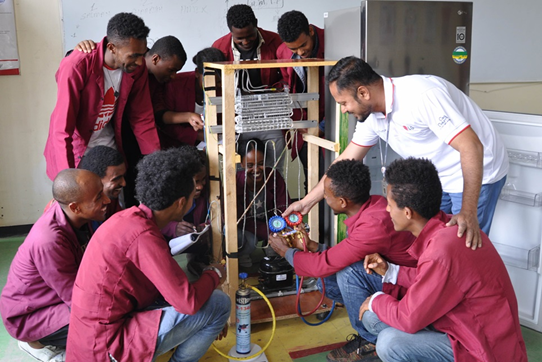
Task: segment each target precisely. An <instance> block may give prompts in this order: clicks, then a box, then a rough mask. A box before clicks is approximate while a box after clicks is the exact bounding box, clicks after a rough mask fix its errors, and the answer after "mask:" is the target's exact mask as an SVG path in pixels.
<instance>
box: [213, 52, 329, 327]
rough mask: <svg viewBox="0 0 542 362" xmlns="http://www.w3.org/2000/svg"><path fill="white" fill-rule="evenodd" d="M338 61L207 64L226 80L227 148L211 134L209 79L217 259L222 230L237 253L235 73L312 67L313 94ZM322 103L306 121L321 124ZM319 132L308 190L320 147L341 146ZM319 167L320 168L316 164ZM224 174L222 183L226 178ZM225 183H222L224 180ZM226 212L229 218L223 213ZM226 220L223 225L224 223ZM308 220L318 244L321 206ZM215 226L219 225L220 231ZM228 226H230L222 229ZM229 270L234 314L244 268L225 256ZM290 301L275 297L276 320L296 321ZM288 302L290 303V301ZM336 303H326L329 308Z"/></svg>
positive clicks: (257, 318) (312, 132)
mask: <svg viewBox="0 0 542 362" xmlns="http://www.w3.org/2000/svg"><path fill="white" fill-rule="evenodd" d="M335 63H336V62H335V61H329V60H272V61H242V62H220V63H205V64H204V67H205V68H206V69H207V70H209V69H211V70H215V71H220V72H221V80H222V98H221V102H220V103H221V106H222V145H219V142H218V135H217V134H212V133H211V128H212V127H213V126H216V125H217V119H218V117H217V113H218V112H217V104H216V103H217V102H214V103H213V101H212V100H213V99H217V97H216V91H215V90H214V89H215V78H214V77H204V78H205V80H204V81H205V89H207V91H206V93H205V94H206V95H205V104H206V108H205V109H206V111H205V123H206V127H205V132H206V141H207V157H208V159H209V177H210V201H211V202H212V201H217V202H212V204H211V205H212V207H213V209H212V210H211V215H212V220H211V222H212V225H213V257H214V259H215V260H220V259H222V255H223V250H222V231H223V230H224V233H225V246H226V254H227V255H237V210H236V206H237V199H236V197H237V195H236V184H235V183H236V162H237V155H236V153H235V94H236V84H235V80H234V79H235V72H236V71H237V70H242V69H261V68H289V67H300V66H302V67H306V68H307V84H308V93H318V87H319V79H318V78H319V67H323V66H333V65H334V64H335ZM318 109H319V107H318V100H310V101H307V118H308V119H309V120H318V121H319V119H318V117H319V112H318ZM317 135H318V129H317V128H309V129H308V134H307V135H306V137H304V139H305V141H306V142H307V143H308V174H307V175H306V177H307V184H308V188H309V190H310V189H312V188H313V187H315V186H316V185H317V183H318V182H319V179H318V169H316V171H315V172H314V171H312V172H311V168H312V165H318V152H319V147H325V148H327V149H330V150H332V151H335V152H337V151H338V146H337V145H335V144H334V143H333V142H330V141H326V140H323V139H321V138H318V137H317ZM219 154H222V172H220V171H221V170H220V169H219V167H220V159H219ZM316 167H318V166H316ZM221 175H222V180H221ZM220 180H221V181H220ZM220 195H222V202H223V205H222V208H221V207H219V206H218V204H219V202H218V201H219V200H220ZM222 211H223V212H224V216H222V215H221V212H222ZM222 220H224V224H222ZM308 222H309V225H311V226H312V227H311V232H310V237H311V239H313V240H318V227H316V225H318V223H319V218H318V208H317V207H315V208H313V210H312V211H311V212H309V215H308ZM215 225H220V227H216V226H215ZM224 225H225V227H223V226H224ZM226 267H227V271H228V276H227V279H226V282H225V283H224V284H223V290H224V292H226V293H227V294H228V295H229V296H230V298H231V301H232V311H234V310H235V292H236V290H237V289H238V287H239V278H238V273H239V268H238V263H237V259H234V258H229V257H227V258H226ZM286 298H288V297H276V298H272V299H271V303H272V305H273V306H274V308H275V309H276V312H277V319H284V318H289V317H296V316H297V315H296V313H295V296H294V302H292V300H291V298H288V299H286ZM286 300H287V301H286ZM285 303H287V304H288V305H290V304H291V308H283V307H284V305H285ZM331 303H332V302H331V301H330V300H327V301H326V304H327V305H328V306H329V305H330V304H331ZM262 308H265V309H266V310H267V308H268V307H267V305H266V304H265V303H255V304H254V306H253V320H252V322H253V323H257V322H261V321H266V320H269V319H268V317H266V315H267V314H266V312H265V311H261V310H260V309H262ZM230 322H231V323H235V313H232V317H231V318H230Z"/></svg>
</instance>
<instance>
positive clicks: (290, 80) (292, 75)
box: [277, 24, 326, 159]
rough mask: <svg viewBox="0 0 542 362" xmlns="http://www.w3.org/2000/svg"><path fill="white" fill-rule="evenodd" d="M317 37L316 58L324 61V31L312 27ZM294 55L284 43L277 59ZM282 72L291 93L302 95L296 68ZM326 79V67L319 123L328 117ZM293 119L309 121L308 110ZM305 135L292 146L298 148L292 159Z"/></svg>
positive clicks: (296, 112)
mask: <svg viewBox="0 0 542 362" xmlns="http://www.w3.org/2000/svg"><path fill="white" fill-rule="evenodd" d="M311 26H312V27H313V29H314V31H315V34H316V36H317V37H318V52H317V53H316V58H318V59H324V58H325V56H324V49H325V44H324V29H320V28H318V27H317V26H315V25H312V24H311ZM293 55H294V53H292V51H291V50H290V49H288V47H287V46H286V44H284V43H282V44H281V45H280V46H279V48H278V49H277V59H292V57H293ZM280 71H281V72H282V79H283V81H284V83H285V84H287V85H288V86H289V87H290V92H291V93H301V92H302V90H301V89H299V90H298V89H297V79H298V75H297V73H296V72H295V70H294V68H292V67H290V68H281V69H280ZM325 87H326V79H325V74H324V67H320V69H319V84H318V93H319V94H320V100H319V108H318V111H319V112H318V121H321V120H323V119H324V117H325V116H326V88H325ZM292 119H293V120H294V121H299V120H302V119H307V112H306V110H303V112H300V111H299V109H295V110H294V115H293V116H292ZM304 142H305V141H303V135H302V134H301V133H298V134H297V142H296V141H295V140H294V141H293V142H292V144H294V145H297V148H294V147H292V159H295V158H296V157H297V154H298V151H299V150H300V149H301V146H303V143H304Z"/></svg>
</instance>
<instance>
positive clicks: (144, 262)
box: [66, 148, 231, 362]
mask: <svg viewBox="0 0 542 362" xmlns="http://www.w3.org/2000/svg"><path fill="white" fill-rule="evenodd" d="M137 167H138V175H137V180H136V193H137V197H138V199H139V200H140V201H141V204H140V205H139V206H134V207H132V208H130V209H127V210H124V211H120V212H118V213H116V214H115V215H113V216H112V217H111V218H109V220H108V221H107V222H106V223H104V224H103V225H102V226H100V228H99V229H98V230H97V231H96V233H95V234H94V235H93V237H92V239H91V241H90V243H89V246H88V248H87V250H86V254H85V257H84V258H83V261H82V262H81V272H80V273H78V274H77V278H76V281H75V286H74V290H73V302H72V313H71V318H70V331H69V334H68V346H67V351H66V356H67V358H68V359H71V360H73V361H100V362H102V361H104V360H107V359H109V358H111V360H114V361H144V362H150V361H152V360H154V359H155V358H156V357H157V356H159V355H161V354H164V353H166V352H168V351H170V350H171V349H173V348H174V347H177V348H176V350H175V352H174V354H173V356H172V359H171V360H172V361H187V362H195V361H198V360H199V358H201V357H202V356H203V355H204V354H205V352H206V351H207V349H208V348H209V346H210V345H211V343H212V342H213V341H214V340H215V338H217V336H219V338H221V337H222V336H223V335H224V334H225V333H226V331H227V329H226V328H227V324H226V323H227V320H228V318H229V315H230V305H231V302H230V299H229V297H228V296H227V295H226V294H224V293H223V292H222V291H220V290H216V288H217V287H218V286H219V285H220V284H222V283H223V282H224V280H225V278H226V271H225V268H224V267H223V266H222V265H221V264H219V263H215V264H211V265H210V266H208V267H206V268H205V270H204V271H203V273H202V275H201V277H200V278H199V279H198V280H197V281H195V282H194V283H190V282H189V281H188V278H187V276H186V274H185V273H184V272H183V270H182V269H181V267H180V266H179V264H178V263H177V262H176V261H175V259H173V257H172V256H171V254H170V249H169V246H168V243H167V242H166V240H165V239H164V237H163V236H162V233H161V232H160V229H162V228H163V227H165V226H166V225H167V224H168V223H169V222H171V221H182V219H183V216H184V215H185V214H186V212H187V211H188V209H189V208H190V206H191V205H192V200H193V198H194V194H195V192H196V190H195V187H194V178H193V177H194V175H195V174H196V172H197V171H198V170H199V168H200V165H199V164H197V163H195V162H187V161H186V160H185V159H184V158H183V157H182V153H181V152H179V150H178V149H174V148H172V149H169V150H166V151H158V152H155V153H153V154H151V155H148V156H145V157H144V158H143V159H142V160H141V161H140V162H139V164H138V166H137ZM164 301H165V303H164ZM127 341H129V343H127Z"/></svg>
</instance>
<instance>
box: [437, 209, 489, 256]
mask: <svg viewBox="0 0 542 362" xmlns="http://www.w3.org/2000/svg"><path fill="white" fill-rule="evenodd" d="M454 225H458V227H457V237H458V238H461V237H463V235H464V234H465V232H466V236H465V245H466V246H467V248H471V249H472V250H476V248H481V247H482V236H481V234H480V232H481V231H480V224H479V223H478V215H476V214H475V213H471V214H467V213H463V212H460V213H459V214H457V215H454V216H452V219H451V220H450V221H448V223H447V224H446V226H454Z"/></svg>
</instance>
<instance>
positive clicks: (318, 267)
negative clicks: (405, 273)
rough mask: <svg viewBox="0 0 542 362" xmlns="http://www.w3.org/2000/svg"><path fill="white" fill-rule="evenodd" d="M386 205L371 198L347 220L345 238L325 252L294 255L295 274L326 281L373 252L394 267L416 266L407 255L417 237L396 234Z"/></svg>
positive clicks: (379, 198) (407, 234) (402, 233)
mask: <svg viewBox="0 0 542 362" xmlns="http://www.w3.org/2000/svg"><path fill="white" fill-rule="evenodd" d="M386 206H387V201H386V199H385V198H383V197H382V196H378V195H373V196H371V197H370V198H369V200H368V201H367V202H366V203H364V204H363V205H362V206H361V208H360V210H359V211H358V213H357V214H356V215H354V216H351V217H349V218H348V219H346V220H345V221H344V224H345V225H346V227H347V228H348V237H347V238H346V239H344V240H343V241H341V242H340V243H339V244H337V245H335V246H333V247H331V248H329V249H327V250H325V251H323V252H319V253H308V252H297V253H295V255H294V266H295V272H296V274H298V275H304V276H311V277H319V278H324V277H327V276H330V275H332V274H334V273H336V272H338V271H340V270H342V269H344V268H345V267H347V266H349V265H351V264H353V263H356V262H358V261H361V260H363V259H364V258H365V256H366V255H368V254H372V253H379V254H380V255H382V256H383V257H384V258H386V260H389V261H391V262H392V263H394V264H399V265H408V266H415V265H416V260H415V259H414V258H413V257H411V256H410V255H409V254H408V253H407V250H408V248H409V247H410V246H411V245H412V243H413V242H414V239H415V238H414V236H413V235H412V234H411V233H409V232H397V231H395V229H394V228H393V223H392V221H391V218H390V215H389V213H388V212H387V211H386Z"/></svg>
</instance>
